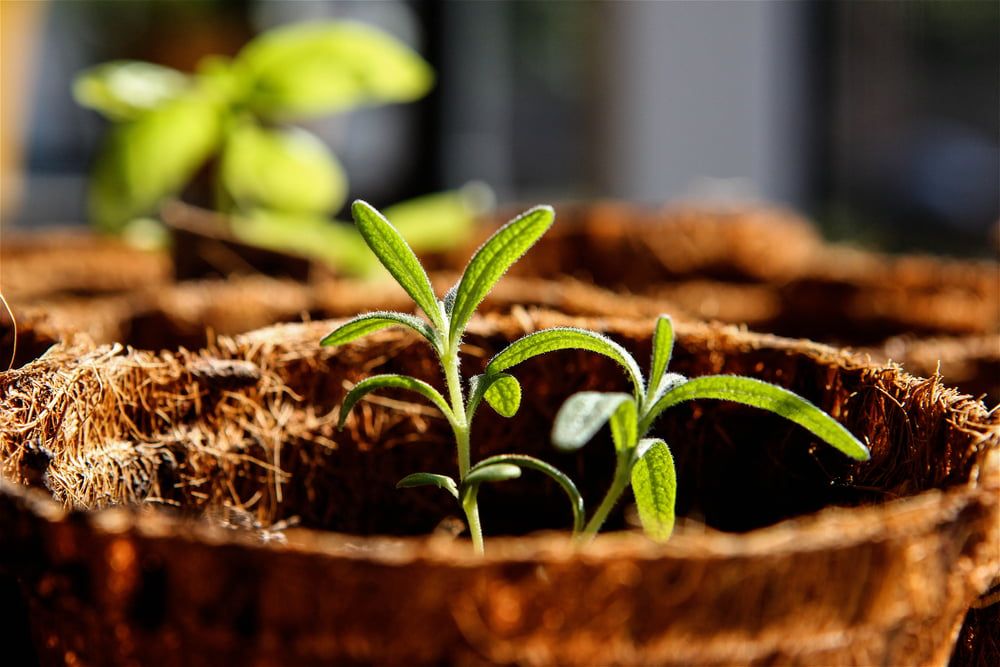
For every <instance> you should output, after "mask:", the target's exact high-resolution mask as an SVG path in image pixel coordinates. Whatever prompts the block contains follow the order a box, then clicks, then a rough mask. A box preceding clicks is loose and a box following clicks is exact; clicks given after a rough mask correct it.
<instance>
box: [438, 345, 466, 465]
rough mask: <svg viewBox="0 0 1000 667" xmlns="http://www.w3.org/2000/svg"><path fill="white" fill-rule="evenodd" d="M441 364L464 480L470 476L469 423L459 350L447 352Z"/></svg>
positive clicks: (459, 463)
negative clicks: (464, 398)
mask: <svg viewBox="0 0 1000 667" xmlns="http://www.w3.org/2000/svg"><path fill="white" fill-rule="evenodd" d="M441 363H442V365H443V366H444V379H445V384H447V385H448V398H449V399H450V401H451V410H452V413H453V414H454V415H455V423H454V424H453V425H452V426H453V428H454V431H455V444H456V446H457V447H458V479H459V481H461V480H464V479H465V476H466V475H468V474H469V465H470V464H469V423H468V420H467V419H466V416H465V402H464V401H463V399H462V380H461V375H460V374H459V365H460V362H459V359H458V350H457V349H448V350H445V353H444V355H443V356H442V359H441Z"/></svg>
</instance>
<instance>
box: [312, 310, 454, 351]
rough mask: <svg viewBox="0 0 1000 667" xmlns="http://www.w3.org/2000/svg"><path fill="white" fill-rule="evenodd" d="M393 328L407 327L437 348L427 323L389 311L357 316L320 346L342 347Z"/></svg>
mask: <svg viewBox="0 0 1000 667" xmlns="http://www.w3.org/2000/svg"><path fill="white" fill-rule="evenodd" d="M395 326H404V327H409V328H410V329H413V330H414V331H416V332H417V333H419V334H420V335H421V336H423V337H424V338H426V339H427V340H428V341H429V342H430V343H431V345H433V346H434V347H435V348H436V347H437V346H438V342H437V333H436V332H435V331H434V329H433V328H432V327H431V326H430V325H429V324H427V322H424V321H423V320H422V319H420V318H419V317H414V316H413V315H407V314H406V313H394V312H391V311H376V312H374V313H366V314H364V315H358V316H357V317H355V318H352V319H350V320H348V321H347V322H345V323H344V324H341V325H340V326H339V327H337V328H336V329H334V330H333V331H332V332H331V333H329V334H328V335H327V336H326V338H324V339H323V340H322V341H321V344H322V345H343V344H345V343H349V342H351V341H352V340H355V339H357V338H361V337H362V336H367V335H368V334H370V333H374V332H375V331H379V330H381V329H385V328H387V327H395Z"/></svg>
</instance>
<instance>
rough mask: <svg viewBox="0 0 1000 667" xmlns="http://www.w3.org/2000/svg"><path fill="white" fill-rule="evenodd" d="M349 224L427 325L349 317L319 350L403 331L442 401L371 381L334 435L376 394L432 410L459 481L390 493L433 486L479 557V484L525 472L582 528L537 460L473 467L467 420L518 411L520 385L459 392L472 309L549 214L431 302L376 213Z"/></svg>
mask: <svg viewBox="0 0 1000 667" xmlns="http://www.w3.org/2000/svg"><path fill="white" fill-rule="evenodd" d="M352 213H353V215H354V222H355V224H356V225H357V228H358V231H359V232H360V233H361V236H362V237H363V238H364V240H365V242H366V243H367V244H368V246H369V247H370V248H371V249H372V252H374V253H375V255H376V257H377V258H378V260H379V261H380V262H381V263H382V265H383V266H385V268H386V269H387V270H388V271H389V273H390V274H391V275H392V276H393V278H395V279H396V282H398V283H399V285H400V286H401V287H402V288H403V289H404V290H405V291H406V293H407V294H409V295H410V297H411V298H412V299H413V301H414V303H416V305H417V306H418V307H419V308H420V310H422V311H423V313H424V315H425V316H426V317H427V320H424V319H422V318H419V317H416V316H414V315H410V314H407V313H397V312H373V313H368V314H365V315H360V316H358V317H355V318H353V319H351V320H349V321H347V322H346V323H344V324H343V325H341V326H340V327H338V328H337V329H336V330H335V331H333V332H332V333H331V334H329V335H328V336H327V337H326V338H324V339H323V341H322V344H323V345H343V344H345V343H348V342H350V341H352V340H355V339H356V338H359V337H361V336H364V335H366V334H370V333H372V332H375V331H378V330H380V329H384V328H386V327H391V326H403V327H408V328H410V329H412V330H414V331H416V332H417V333H418V334H420V335H421V336H422V337H423V338H425V339H426V340H427V342H428V343H429V344H430V346H431V348H432V349H433V350H434V352H435V353H436V354H437V356H438V359H439V360H440V362H441V368H442V370H443V373H444V384H445V387H446V391H447V398H446V397H445V396H442V395H441V393H439V392H438V390H437V389H435V388H434V387H432V386H431V385H429V384H428V383H426V382H424V381H423V380H419V379H417V378H413V377H408V376H405V375H375V376H373V377H369V378H366V379H364V380H362V381H361V382H359V383H358V384H356V385H355V386H354V387H353V388H352V389H351V390H350V391H349V392H348V393H347V395H346V396H345V397H344V402H343V404H342V405H341V407H340V422H339V428H343V427H344V423H345V421H346V419H347V416H348V415H349V414H350V412H351V409H352V408H353V407H354V405H355V404H356V403H357V402H358V401H359V400H361V399H362V398H363V397H364V396H365V395H366V394H369V393H371V392H373V391H376V390H380V389H403V390H406V391H410V392H414V393H416V394H419V395H420V396H421V397H423V398H424V399H426V400H427V401H429V402H430V403H432V404H433V405H434V406H435V407H436V408H437V409H438V410H440V411H441V414H442V415H444V418H445V419H446V420H447V421H448V423H449V424H450V426H451V430H452V432H453V434H454V436H455V445H456V451H457V459H458V477H457V479H456V478H453V477H451V476H448V475H443V474H439V473H430V472H418V473H414V474H412V475H408V476H407V477H405V478H403V479H402V480H400V481H399V483H398V484H397V485H396V486H397V488H409V487H415V486H427V485H433V486H437V487H439V488H441V489H444V490H445V491H447V492H448V493H450V494H451V495H452V496H454V498H455V499H456V500H457V501H458V503H459V505H460V506H461V508H462V511H463V512H464V513H465V517H466V521H467V523H468V526H469V532H470V534H471V536H472V542H473V546H474V547H475V549H476V551H477V552H478V553H482V552H483V533H482V527H481V525H480V522H479V506H478V494H479V487H480V485H482V484H484V483H491V482H502V481H504V480H509V479H513V478H515V477H519V476H520V475H521V471H522V470H523V469H525V468H527V469H530V470H535V471H537V472H541V473H543V474H545V475H548V476H549V477H551V478H552V479H553V480H555V481H556V483H558V484H559V485H560V486H561V487H562V489H563V490H564V491H565V492H566V495H567V496H568V497H569V500H570V503H571V506H572V510H573V526H574V532H578V531H580V530H581V529H582V528H583V520H584V509H583V500H582V498H581V497H580V494H579V493H578V492H577V489H576V486H575V485H574V484H573V482H572V481H571V480H570V479H569V478H568V477H566V475H564V474H563V473H561V472H560V471H559V470H557V469H556V468H554V467H552V466H551V465H549V464H548V463H545V462H544V461H540V460H538V459H535V458H532V457H530V456H525V455H520V454H503V455H499V456H492V457H489V458H487V459H484V460H482V461H479V462H478V463H476V464H472V461H471V451H470V442H469V436H470V433H471V430H472V419H473V417H474V416H475V414H476V409H477V408H478V407H479V405H480V403H482V402H484V401H485V402H486V403H487V404H488V405H489V406H490V407H491V408H493V410H495V411H496V412H497V413H499V414H500V415H502V416H504V417H512V416H513V415H514V414H515V413H516V412H517V410H518V408H519V407H520V404H521V385H520V383H518V381H517V380H516V379H515V378H514V377H513V376H511V375H508V374H506V373H503V372H502V371H497V372H486V373H484V374H482V375H477V376H474V377H472V378H471V379H470V381H469V382H468V384H467V386H463V383H462V374H461V360H460V357H459V348H460V346H461V343H462V336H463V334H464V333H465V329H466V327H467V326H468V324H469V320H470V319H472V315H473V313H475V311H476V308H478V307H479V304H480V303H482V301H483V299H484V298H485V297H486V295H487V294H488V293H489V291H490V290H491V289H492V288H493V286H494V285H495V284H496V283H497V281H498V280H500V277H501V276H503V274H504V273H505V272H506V271H507V269H509V268H510V266H511V265H512V264H514V262H516V261H517V260H518V259H519V258H520V257H521V256H522V255H523V254H524V253H525V252H527V250H528V249H529V248H530V247H531V246H532V245H534V244H535V242H536V241H537V240H538V239H539V238H540V237H541V236H542V234H544V233H545V232H546V230H548V228H549V227H550V226H551V225H552V222H553V219H554V217H555V213H554V212H553V210H552V209H551V208H550V207H548V206H537V207H535V208H532V209H530V210H528V211H526V212H525V213H523V214H521V215H520V216H518V217H517V218H515V219H513V220H511V221H510V222H508V223H507V224H506V225H504V226H503V227H501V228H500V229H499V230H497V232H496V233H495V234H493V236H491V237H490V238H489V240H487V241H486V243H484V244H483V246H482V247H481V248H480V249H479V250H478V251H477V252H476V254H475V255H474V256H473V257H472V259H471V260H470V261H469V264H468V266H467V267H466V268H465V272H464V273H463V274H462V277H461V279H460V280H459V281H458V283H457V284H456V285H455V286H454V287H452V288H451V289H450V290H448V292H447V293H446V294H445V295H444V297H443V298H442V299H438V298H437V296H436V295H435V294H434V290H433V288H432V287H431V282H430V279H429V278H428V277H427V273H426V272H425V271H424V268H423V267H422V266H421V265H420V262H419V261H418V260H417V257H416V255H415V254H414V253H413V250H412V249H411V248H410V246H409V245H407V243H406V241H404V240H403V237H402V236H400V234H399V232H398V231H397V230H396V229H395V228H394V227H393V226H392V225H391V224H390V223H389V221H388V220H386V219H385V217H383V216H382V215H381V214H380V213H379V212H378V211H376V210H375V209H374V208H372V207H371V206H370V205H368V204H367V203H365V202H363V201H356V202H354V205H353V207H352Z"/></svg>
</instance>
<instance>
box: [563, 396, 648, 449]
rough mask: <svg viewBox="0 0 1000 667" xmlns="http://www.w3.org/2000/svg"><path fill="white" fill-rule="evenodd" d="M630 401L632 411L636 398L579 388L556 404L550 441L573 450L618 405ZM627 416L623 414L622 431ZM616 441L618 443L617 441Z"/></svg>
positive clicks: (616, 409) (579, 445) (624, 410)
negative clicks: (559, 406) (557, 409)
mask: <svg viewBox="0 0 1000 667" xmlns="http://www.w3.org/2000/svg"><path fill="white" fill-rule="evenodd" d="M627 404H631V405H632V408H631V412H632V413H634V412H635V399H633V398H632V397H631V396H629V395H628V394H623V393H613V394H612V393H603V392H597V391H581V392H580V393H577V394H573V395H572V396H570V397H569V398H568V399H566V402H565V403H563V404H562V407H561V408H559V412H558V413H557V414H556V420H555V424H553V426H552V443H553V444H554V445H555V446H556V447H558V448H559V449H563V450H574V449H579V448H580V447H583V446H584V445H585V444H587V443H588V442H590V439H591V438H593V437H594V434H595V433H597V432H598V431H599V430H601V427H602V426H604V424H605V423H606V422H607V421H608V419H610V418H611V416H612V415H613V414H615V413H616V412H617V411H618V410H619V409H621V410H623V412H628V411H629V408H627V407H622V406H625V405H627ZM627 423H628V417H623V418H622V419H621V421H620V424H619V427H618V428H620V429H622V432H623V434H624V433H626V432H627V430H626V429H627V426H626V425H627ZM616 445H617V443H616Z"/></svg>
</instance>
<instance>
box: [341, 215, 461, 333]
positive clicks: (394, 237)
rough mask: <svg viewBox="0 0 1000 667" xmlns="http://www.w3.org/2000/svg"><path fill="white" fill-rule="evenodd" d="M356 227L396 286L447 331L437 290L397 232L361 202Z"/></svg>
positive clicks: (355, 219)
mask: <svg viewBox="0 0 1000 667" xmlns="http://www.w3.org/2000/svg"><path fill="white" fill-rule="evenodd" d="M351 212H352V213H353V214H354V223H355V224H356V225H357V227H358V231H359V232H361V236H363V237H364V239H365V242H366V243H367V244H368V247H369V248H371V249H372V252H374V253H375V256H376V257H378V259H379V261H380V262H382V266H384V267H385V268H386V270H388V271H389V273H391V274H392V277H393V278H395V279H396V282H398V283H399V284H400V286H401V287H402V288H403V289H404V290H406V293H407V294H409V295H410V297H411V298H412V299H413V301H414V302H416V304H417V305H418V306H420V308H421V309H422V310H423V311H424V312H425V313H427V317H429V318H431V322H433V323H434V325H435V326H436V327H437V328H438V329H440V330H441V331H444V329H445V326H444V319H443V318H442V314H441V308H440V306H439V305H438V300H437V297H435V296H434V289H433V288H432V287H431V281H430V279H429V278H428V277H427V272H426V271H424V267H422V266H421V265H420V260H418V259H417V256H416V255H415V254H413V250H412V249H411V248H410V246H409V245H408V244H407V243H406V241H405V240H404V239H403V237H402V236H401V235H400V234H399V232H398V231H396V228H395V227H393V226H392V225H391V224H389V221H388V220H386V219H385V217H384V216H383V215H382V214H381V213H379V212H378V211H376V210H375V208H374V207H372V206H371V205H370V204H368V203H367V202H363V201H361V200H360V199H359V200H358V201H356V202H354V205H353V206H352V207H351Z"/></svg>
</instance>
